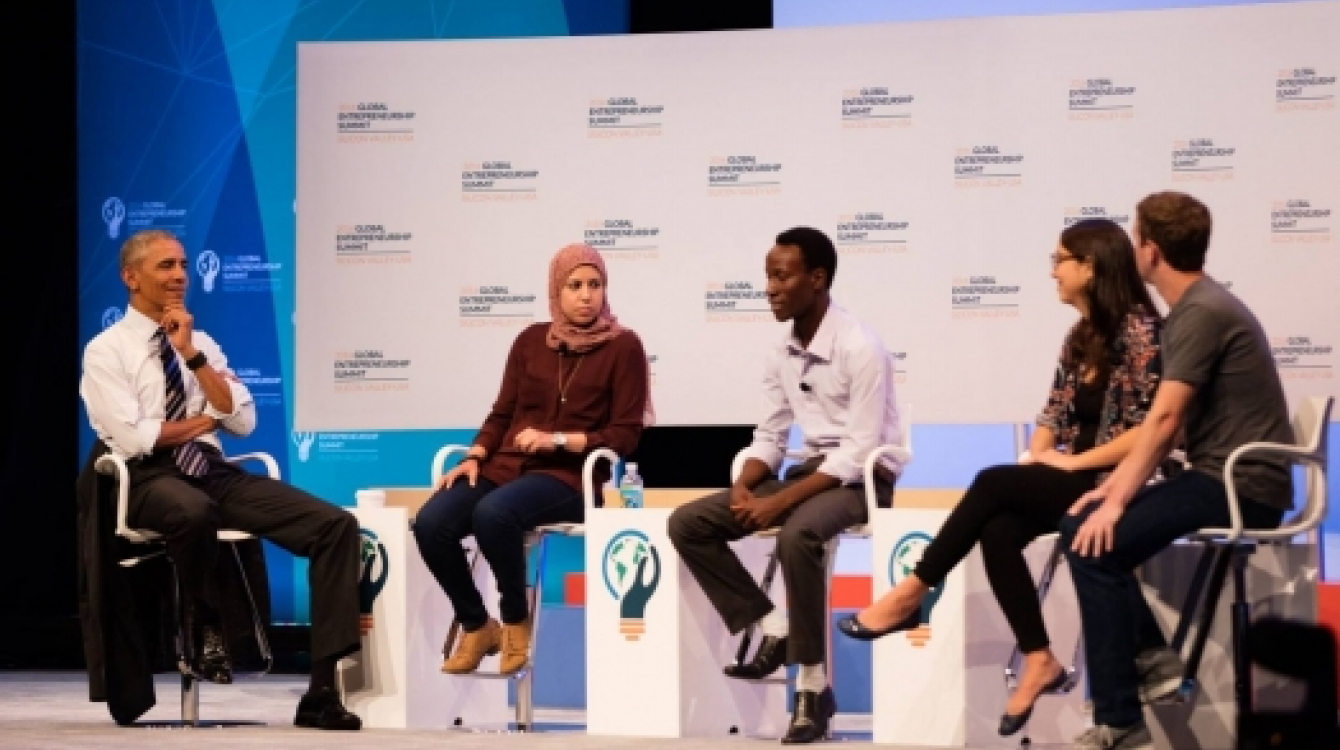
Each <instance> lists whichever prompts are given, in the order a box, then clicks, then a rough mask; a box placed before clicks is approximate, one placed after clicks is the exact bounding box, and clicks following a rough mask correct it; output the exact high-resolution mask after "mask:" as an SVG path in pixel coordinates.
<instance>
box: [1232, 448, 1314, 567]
mask: <svg viewBox="0 0 1340 750" xmlns="http://www.w3.org/2000/svg"><path fill="white" fill-rule="evenodd" d="M1249 453H1261V454H1274V455H1277V456H1284V457H1286V458H1288V459H1289V461H1290V463H1306V464H1314V465H1317V466H1324V465H1325V462H1326V460H1325V458H1324V457H1319V456H1317V455H1316V454H1315V453H1314V452H1313V451H1311V450H1309V449H1308V448H1305V447H1303V446H1299V445H1285V444H1284V443H1264V442H1261V443H1247V444H1246V445H1240V446H1238V447H1237V449H1235V450H1234V451H1233V452H1232V453H1230V454H1228V460H1226V461H1224V489H1225V490H1226V491H1227V494H1228V521H1229V526H1228V528H1227V529H1225V531H1227V532H1228V533H1226V534H1225V535H1224V539H1225V540H1226V541H1229V542H1235V541H1237V540H1238V539H1240V538H1241V537H1242V505H1241V501H1240V500H1239V499H1238V488H1237V486H1236V485H1235V484H1234V482H1233V469H1235V468H1236V467H1237V465H1238V459H1240V458H1242V457H1243V456H1245V455H1247V454H1249ZM1320 521H1321V519H1320V518H1318V519H1315V520H1314V521H1313V523H1311V524H1310V525H1311V526H1312V527H1315V526H1316V525H1317V523H1320ZM1304 531H1311V528H1302V529H1298V530H1295V533H1302V532H1304Z"/></svg>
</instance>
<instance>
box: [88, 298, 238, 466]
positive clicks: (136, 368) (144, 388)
mask: <svg viewBox="0 0 1340 750" xmlns="http://www.w3.org/2000/svg"><path fill="white" fill-rule="evenodd" d="M157 331H158V323H156V322H154V321H153V320H150V319H149V318H148V317H147V316H145V315H144V314H143V313H141V312H140V311H139V310H136V309H135V308H133V307H127V308H126V314H125V316H124V317H122V318H121V320H119V321H117V322H116V323H113V324H112V325H111V326H109V327H108V328H107V330H105V331H103V332H102V333H100V334H98V335H97V336H94V337H93V340H92V341H90V342H88V346H86V347H84V375H83V378H82V379H81V380H80V381H79V396H80V397H81V398H83V400H84V407H85V409H87V410H88V419H89V422H90V423H92V425H93V431H94V432H96V433H97V434H98V437H99V438H101V439H102V441H103V442H104V443H106V444H107V447H109V448H110V449H111V450H112V452H113V453H116V454H117V455H119V456H121V457H123V458H137V457H139V456H145V455H148V454H149V453H150V452H152V451H153V449H154V443H155V442H156V441H157V440H158V434H159V432H160V431H161V430H162V426H163V421H164V419H165V417H166V416H167V411H166V409H167V381H166V379H165V377H164V375H163V360H162V359H160V358H159V355H158V343H157V342H156V341H154V334H155V333H156V332H157ZM191 343H192V344H193V345H194V346H195V348H196V349H199V350H200V351H201V352H204V354H205V358H206V359H208V361H209V365H210V367H213V368H214V369H215V370H217V371H218V372H219V373H220V374H223V375H226V376H229V378H228V381H227V382H228V387H229V388H230V389H231V390H232V392H233V412H232V413H231V414H224V413H222V412H219V411H217V410H215V409H214V408H213V407H212V406H210V405H209V402H208V401H207V400H206V399H205V392H204V389H202V388H201V387H200V383H199V381H197V380H196V379H195V373H193V372H191V370H190V369H188V368H187V367H186V363H185V362H184V361H182V359H181V355H177V354H176V352H173V354H174V355H176V356H177V364H178V366H179V367H180V369H181V376H182V385H183V386H184V387H185V389H186V416H187V417H188V418H189V417H198V416H200V415H201V414H208V415H209V416H211V417H214V418H215V419H218V420H220V424H221V425H222V427H223V429H224V430H226V431H227V432H228V433H230V434H232V435H237V436H239V437H240V436H246V435H249V434H251V431H252V430H253V429H255V427H256V404H255V401H254V400H253V399H252V397H251V391H249V390H247V387H246V386H245V385H243V384H242V383H239V382H237V381H236V380H234V379H233V378H232V377H231V376H232V374H233V373H232V371H231V370H229V369H228V358H227V357H225V356H224V355H223V350H222V349H220V348H219V345H218V344H216V343H214V339H212V338H210V337H209V335H208V334H206V333H204V332H203V331H193V332H192V334H191ZM196 440H199V441H201V442H203V443H208V444H210V445H213V446H214V447H215V448H221V446H220V445H219V438H218V436H217V435H216V434H215V433H213V432H210V433H206V434H204V435H202V436H200V437H198V438H196Z"/></svg>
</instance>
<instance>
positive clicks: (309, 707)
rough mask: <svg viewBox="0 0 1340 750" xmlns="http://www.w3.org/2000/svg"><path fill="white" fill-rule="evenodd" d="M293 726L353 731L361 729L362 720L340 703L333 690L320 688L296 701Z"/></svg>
mask: <svg viewBox="0 0 1340 750" xmlns="http://www.w3.org/2000/svg"><path fill="white" fill-rule="evenodd" d="M293 725H294V726H299V727H306V728H307V729H335V730H344V731H353V730H355V729H362V728H363V720H362V719H360V718H358V716H357V715H356V714H351V713H349V710H348V709H346V708H345V707H344V704H343V703H341V702H340V694H339V692H338V691H336V690H335V688H321V689H320V690H317V691H316V692H314V693H308V694H306V695H304V696H303V697H302V700H300V701H298V715H297V717H295V718H294V719H293Z"/></svg>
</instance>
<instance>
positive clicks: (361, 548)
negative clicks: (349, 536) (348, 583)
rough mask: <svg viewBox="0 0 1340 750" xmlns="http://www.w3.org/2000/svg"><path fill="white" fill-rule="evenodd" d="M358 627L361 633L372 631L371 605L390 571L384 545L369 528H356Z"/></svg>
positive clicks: (384, 585)
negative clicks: (357, 537) (357, 538)
mask: <svg viewBox="0 0 1340 750" xmlns="http://www.w3.org/2000/svg"><path fill="white" fill-rule="evenodd" d="M358 536H359V540H358V542H359V543H358V627H359V630H360V631H362V633H363V635H367V634H368V633H370V632H372V626H373V624H374V623H373V619H372V605H374V604H376V603H377V596H378V595H379V594H381V592H382V589H383V588H385V587H386V578H387V576H389V575H390V573H391V560H390V558H388V557H387V555H386V545H385V544H382V542H381V540H379V539H377V534H376V532H374V531H372V530H371V529H362V528H360V529H359V530H358Z"/></svg>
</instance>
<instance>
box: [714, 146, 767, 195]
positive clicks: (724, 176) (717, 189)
mask: <svg viewBox="0 0 1340 750" xmlns="http://www.w3.org/2000/svg"><path fill="white" fill-rule="evenodd" d="M781 192H782V163H781V162H777V161H769V160H767V159H760V158H759V157H757V156H754V155H751V154H736V155H733V156H713V157H712V158H711V159H710V160H708V166H707V194H708V195H709V196H711V197H713V198H730V197H734V196H742V195H780V194H781Z"/></svg>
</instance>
